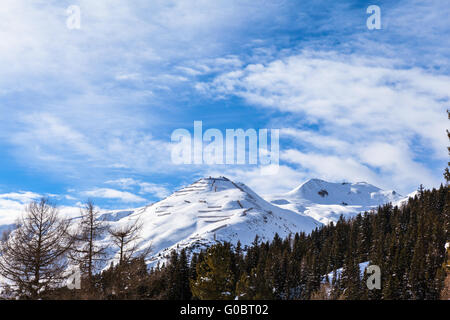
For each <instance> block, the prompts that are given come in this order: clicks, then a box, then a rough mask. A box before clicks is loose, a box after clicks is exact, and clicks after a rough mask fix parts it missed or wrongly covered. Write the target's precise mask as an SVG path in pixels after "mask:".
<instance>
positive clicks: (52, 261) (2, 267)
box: [0, 198, 72, 299]
mask: <svg viewBox="0 0 450 320" xmlns="http://www.w3.org/2000/svg"><path fill="white" fill-rule="evenodd" d="M17 225H18V228H17V229H15V230H14V231H12V232H11V234H10V235H9V237H8V238H7V239H5V240H4V241H2V242H1V244H0V274H1V275H2V276H3V277H5V278H6V279H8V280H10V281H11V282H12V283H13V284H14V287H15V289H16V290H17V291H18V294H19V296H21V297H26V298H31V299H39V298H41V297H43V296H44V295H45V293H46V291H48V290H49V289H51V288H54V287H56V286H58V285H61V283H62V282H63V281H64V280H65V277H64V272H65V270H66V268H67V260H68V259H67V253H68V252H69V250H70V249H71V246H72V239H71V237H70V236H69V234H68V229H69V220H68V219H63V218H61V217H59V215H58V210H57V209H56V207H55V206H54V205H53V204H51V203H50V202H49V200H48V199H45V198H43V199H41V200H40V201H34V202H31V203H30V204H29V205H28V206H27V207H26V209H25V214H24V216H23V217H22V218H20V219H19V221H18V222H17Z"/></svg>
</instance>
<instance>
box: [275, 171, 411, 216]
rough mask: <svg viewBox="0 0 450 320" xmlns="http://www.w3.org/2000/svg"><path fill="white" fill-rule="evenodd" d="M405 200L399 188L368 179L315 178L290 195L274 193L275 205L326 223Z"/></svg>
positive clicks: (289, 193)
mask: <svg viewBox="0 0 450 320" xmlns="http://www.w3.org/2000/svg"><path fill="white" fill-rule="evenodd" d="M402 199H404V198H403V197H402V196H401V195H400V194H398V193H397V192H395V191H384V190H382V189H380V188H377V187H375V186H373V185H371V184H368V183H366V182H357V183H348V182H343V183H333V182H327V181H324V180H319V179H311V180H308V181H306V182H305V183H303V184H301V185H300V186H298V187H297V188H295V189H294V190H292V191H290V192H288V193H287V194H284V195H280V196H274V197H272V198H271V199H270V200H271V202H272V203H273V204H275V205H277V206H279V207H281V208H284V209H288V210H292V211H295V212H297V213H299V214H304V215H308V216H310V217H312V218H314V219H316V220H317V221H320V222H322V223H325V224H326V223H329V222H331V221H337V220H338V219H339V217H340V216H341V215H344V217H347V218H348V217H352V216H354V215H356V214H357V213H359V212H362V211H366V210H371V209H373V208H376V207H377V206H379V205H382V204H385V203H389V202H392V203H397V202H399V201H401V200H402Z"/></svg>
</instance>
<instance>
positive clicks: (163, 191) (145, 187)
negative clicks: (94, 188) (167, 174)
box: [105, 178, 170, 198]
mask: <svg viewBox="0 0 450 320" xmlns="http://www.w3.org/2000/svg"><path fill="white" fill-rule="evenodd" d="M105 183H107V184H112V185H117V186H119V187H120V188H122V189H125V190H132V189H133V187H138V188H139V191H138V192H139V194H141V195H144V194H150V195H153V196H156V197H158V198H164V197H167V196H168V195H169V194H170V191H169V190H168V189H167V188H166V187H164V186H162V185H158V184H155V183H149V182H142V181H140V180H135V179H133V178H121V179H117V180H109V181H106V182H105Z"/></svg>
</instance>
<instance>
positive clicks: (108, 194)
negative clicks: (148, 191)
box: [82, 188, 147, 203]
mask: <svg viewBox="0 0 450 320" xmlns="http://www.w3.org/2000/svg"><path fill="white" fill-rule="evenodd" d="M82 194H83V195H84V196H87V197H93V198H103V199H117V200H120V201H122V202H128V203H132V202H146V201H147V200H146V199H144V198H142V197H139V196H137V195H135V194H132V193H130V192H126V191H119V190H115V189H110V188H97V189H93V190H89V191H84V192H82Z"/></svg>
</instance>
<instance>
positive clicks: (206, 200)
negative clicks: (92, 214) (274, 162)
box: [103, 177, 321, 264]
mask: <svg viewBox="0 0 450 320" xmlns="http://www.w3.org/2000/svg"><path fill="white" fill-rule="evenodd" d="M103 218H104V219H105V220H108V221H110V222H109V223H110V224H111V225H112V226H113V227H114V226H116V227H117V226H120V225H121V224H125V223H130V221H134V220H136V219H139V221H140V222H141V223H143V230H142V240H141V242H140V247H141V248H142V249H144V248H146V247H148V246H151V247H152V254H151V259H150V263H151V264H152V262H153V263H154V262H156V261H158V260H160V259H164V257H165V256H168V254H169V253H170V251H171V250H172V249H181V248H187V249H189V251H192V250H199V249H203V248H205V247H207V246H209V245H211V244H213V243H215V241H216V240H217V241H228V242H231V243H234V244H236V243H237V241H238V240H239V241H240V242H241V243H242V245H243V246H244V245H248V244H250V243H251V242H252V241H253V240H254V239H255V236H256V235H258V236H259V238H260V239H261V240H264V241H265V240H271V239H273V237H274V235H275V233H278V234H279V235H280V236H281V237H286V236H288V235H289V234H290V233H296V232H300V231H305V232H310V231H312V230H313V229H315V228H316V227H318V226H320V225H321V223H320V222H318V221H316V220H314V219H313V218H311V217H308V216H306V215H303V214H298V213H295V212H292V211H290V210H286V209H283V208H280V207H278V206H275V205H273V204H270V203H269V202H267V201H265V200H264V199H262V198H261V197H260V196H258V195H257V194H256V193H255V192H253V191H252V190H251V189H250V188H248V187H247V186H246V185H244V184H242V183H235V182H233V181H231V180H229V179H227V178H225V177H220V178H204V179H200V180H198V181H196V182H194V183H193V184H191V185H189V186H187V187H185V188H183V189H181V190H178V191H176V192H174V193H173V194H172V195H170V196H169V197H167V198H165V199H164V200H162V201H159V202H157V203H154V204H152V205H149V206H146V207H143V208H138V209H135V210H127V211H117V212H112V213H107V214H104V215H103Z"/></svg>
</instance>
